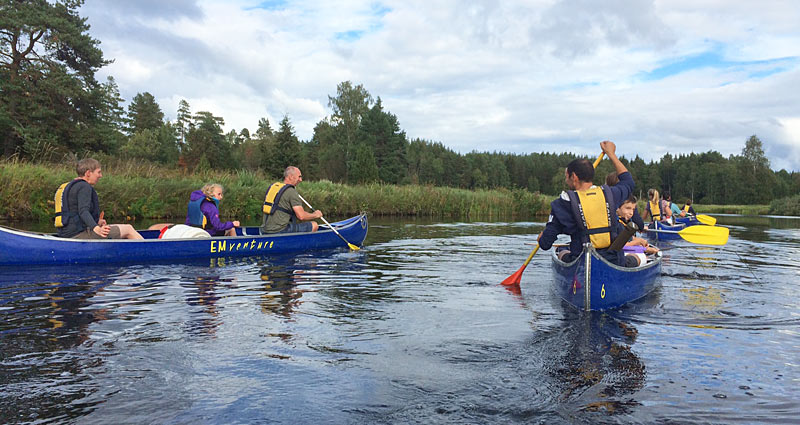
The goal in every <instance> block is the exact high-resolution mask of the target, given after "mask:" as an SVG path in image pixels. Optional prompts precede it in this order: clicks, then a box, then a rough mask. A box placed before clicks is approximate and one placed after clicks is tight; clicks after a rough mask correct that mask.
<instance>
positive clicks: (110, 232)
mask: <svg viewBox="0 0 800 425" xmlns="http://www.w3.org/2000/svg"><path fill="white" fill-rule="evenodd" d="M75 171H76V172H77V173H78V177H77V178H75V179H74V180H72V181H69V182H66V183H64V184H62V185H61V186H60V187H59V188H58V190H57V191H56V195H55V204H56V208H55V209H56V218H55V226H56V229H57V230H58V236H59V237H62V238H73V239H143V238H142V235H140V234H139V232H137V231H136V230H135V229H134V228H133V226H131V225H130V224H112V225H109V224H108V223H107V222H106V220H105V219H104V218H103V217H101V215H102V214H101V212H100V201H99V199H98V197H97V191H95V190H94V185H96V184H97V182H98V181H99V180H100V179H101V178H102V177H103V171H102V170H101V169H100V161H98V160H96V159H94V158H84V159H82V160H80V161H78V163H77V165H76V167H75Z"/></svg>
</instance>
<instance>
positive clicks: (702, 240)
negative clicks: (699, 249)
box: [678, 226, 730, 245]
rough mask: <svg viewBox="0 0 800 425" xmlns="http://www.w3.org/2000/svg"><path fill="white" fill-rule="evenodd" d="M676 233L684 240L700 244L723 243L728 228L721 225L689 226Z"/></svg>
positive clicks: (726, 238) (726, 237) (725, 241)
mask: <svg viewBox="0 0 800 425" xmlns="http://www.w3.org/2000/svg"><path fill="white" fill-rule="evenodd" d="M678 234H679V235H680V236H681V237H682V238H683V239H685V240H687V241H689V242H691V243H696V244H700V245H725V244H726V243H728V235H729V234H730V230H729V229H728V228H727V227H721V226H691V227H687V228H685V229H683V230H681V231H680V232H678Z"/></svg>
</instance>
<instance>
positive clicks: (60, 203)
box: [53, 179, 83, 228]
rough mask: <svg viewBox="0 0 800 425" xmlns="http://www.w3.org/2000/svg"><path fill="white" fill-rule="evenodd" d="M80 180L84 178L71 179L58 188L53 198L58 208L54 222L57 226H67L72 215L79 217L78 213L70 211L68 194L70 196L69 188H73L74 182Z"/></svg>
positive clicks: (56, 208)
mask: <svg viewBox="0 0 800 425" xmlns="http://www.w3.org/2000/svg"><path fill="white" fill-rule="evenodd" d="M79 181H83V180H80V179H75V180H70V181H68V182H66V183H64V184H62V185H61V186H59V187H58V190H56V196H55V198H54V199H53V200H54V201H55V210H56V218H55V223H54V224H55V226H56V228H61V227H64V226H66V225H67V223H68V222H69V219H70V218H71V217H77V214H76V213H74V212H71V211H69V207H68V205H69V204H68V203H67V196H69V190H70V189H72V184H73V183H76V182H79Z"/></svg>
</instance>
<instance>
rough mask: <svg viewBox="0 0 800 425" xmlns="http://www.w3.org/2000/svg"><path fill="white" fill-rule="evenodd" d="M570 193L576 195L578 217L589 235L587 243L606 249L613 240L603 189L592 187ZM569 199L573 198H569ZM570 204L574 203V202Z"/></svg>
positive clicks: (609, 211)
mask: <svg viewBox="0 0 800 425" xmlns="http://www.w3.org/2000/svg"><path fill="white" fill-rule="evenodd" d="M570 192H572V193H576V194H577V204H578V205H577V209H578V217H579V218H580V223H581V224H582V225H583V227H584V228H585V230H586V232H587V233H588V234H589V241H591V242H592V245H593V246H594V247H595V248H597V249H602V248H608V247H609V246H610V245H611V241H612V240H613V237H612V234H611V233H612V226H611V224H612V223H613V221H612V218H611V217H612V214H611V206H610V205H609V202H608V201H609V200H608V199H606V198H607V197H606V194H605V191H604V190H603V188H602V187H592V188H590V189H587V190H578V191H570ZM570 199H575V198H574V197H573V196H570ZM572 202H573V204H574V203H575V201H572ZM573 209H574V207H573ZM615 215H616V214H615Z"/></svg>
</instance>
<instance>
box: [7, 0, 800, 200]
mask: <svg viewBox="0 0 800 425" xmlns="http://www.w3.org/2000/svg"><path fill="white" fill-rule="evenodd" d="M81 4H82V1H80V0H69V1H56V2H48V1H45V0H39V1H23V2H19V1H12V0H0V43H2V45H1V46H0V93H2V96H0V137H2V156H3V157H6V158H8V157H12V156H18V157H21V158H26V159H32V160H52V159H59V158H63V156H64V155H76V156H82V155H85V154H87V153H91V152H105V153H109V154H116V155H120V156H124V157H130V158H135V159H141V160H147V161H153V162H159V163H163V164H169V165H174V166H175V167H182V168H185V169H186V170H187V171H194V170H203V169H250V170H256V169H260V170H264V171H265V172H267V173H268V174H270V175H272V176H275V177H276V178H277V177H278V176H280V174H281V173H282V170H283V168H284V167H285V166H286V165H287V164H297V165H298V166H300V167H301V168H302V169H303V171H304V174H305V175H306V176H309V177H312V176H313V178H315V179H327V180H330V181H333V182H341V183H350V184H357V183H367V182H383V183H387V184H406V183H412V184H423V185H428V184H429V185H439V186H450V187H456V188H466V189H476V188H489V189H491V188H524V189H527V190H529V191H539V192H541V193H545V194H550V195H556V194H558V193H559V192H560V191H561V190H562V189H563V188H564V183H563V180H564V177H563V170H564V167H565V166H566V164H567V163H568V162H569V161H571V160H572V159H574V158H576V156H575V155H574V154H571V153H531V154H527V155H520V154H509V153H502V152H491V153H489V152H476V151H473V152H470V153H467V154H460V153H457V152H454V151H453V150H451V149H449V148H447V147H445V146H444V145H443V144H442V143H440V142H434V141H429V140H423V139H413V140H409V138H408V137H407V136H406V134H405V132H404V131H403V130H402V129H401V128H400V124H399V121H398V119H397V117H396V116H395V115H394V114H392V113H391V112H389V111H387V110H385V109H384V107H383V103H382V101H381V98H380V97H377V98H374V99H373V97H372V95H371V94H370V93H369V92H368V91H367V90H366V89H365V88H364V87H363V86H362V85H360V84H357V85H354V84H353V83H351V82H350V81H345V82H342V83H340V84H339V85H338V86H337V88H336V95H335V96H329V97H328V106H329V107H330V109H331V111H332V113H331V115H330V116H328V117H325V118H324V119H323V120H321V121H320V122H318V123H317V124H316V126H315V128H314V133H313V136H312V137H311V140H308V141H301V140H299V139H298V138H297V136H296V134H295V131H294V128H293V126H292V123H291V120H290V118H289V117H288V116H284V117H283V118H282V120H281V121H280V122H279V123H278V126H277V128H273V127H272V124H271V123H270V122H269V120H268V119H267V118H262V119H260V120H259V122H258V123H257V127H256V129H255V131H254V132H252V133H251V132H250V130H248V129H247V128H243V129H241V130H240V131H236V130H231V131H229V132H227V133H225V132H224V131H223V129H222V127H223V126H224V119H223V118H222V117H218V116H215V115H213V114H212V113H211V112H209V111H198V112H192V111H191V106H190V105H189V103H188V102H187V101H186V100H181V101H180V103H179V106H178V110H177V111H176V119H175V120H174V121H167V120H165V115H164V112H163V111H162V110H161V107H160V106H159V105H158V103H157V101H156V99H155V97H154V96H153V95H152V94H150V93H147V92H144V93H138V94H137V95H136V96H134V97H133V99H132V100H131V102H130V103H129V104H128V106H127V110H126V108H124V107H123V106H122V105H123V104H124V102H125V101H124V100H123V99H122V97H121V96H120V93H119V89H118V87H117V84H116V82H115V81H114V79H113V78H112V77H109V78H108V79H107V80H106V81H105V82H102V83H101V82H98V81H97V80H96V79H95V73H96V72H97V71H98V70H99V69H100V68H101V67H102V66H105V65H106V64H108V63H109V61H108V60H106V59H104V58H103V53H102V51H101V50H100V48H99V41H97V40H95V39H93V38H92V37H91V36H89V34H88V29H89V27H88V25H87V24H86V19H85V18H81V17H80V16H78V13H77V9H78V8H79V6H80V5H81ZM620 150H621V152H620V153H622V154H624V153H625V152H624V146H621V149H620ZM622 159H623V162H625V163H626V164H627V165H628V168H629V169H630V170H631V172H632V174H633V176H634V179H635V181H636V185H637V188H638V190H637V192H640V193H646V191H647V189H648V188H658V189H660V190H661V191H662V192H671V194H672V196H673V200H674V201H675V202H678V203H682V202H683V201H684V200H685V199H687V198H692V199H694V201H695V202H698V203H715V204H763V203H768V202H770V201H771V200H773V199H776V198H781V197H786V196H790V195H795V194H798V193H800V173H797V172H794V171H792V172H788V171H786V170H780V171H778V172H774V171H773V170H772V169H771V168H770V164H769V161H768V160H767V158H766V157H765V155H764V150H763V143H762V142H761V140H759V138H758V137H756V136H755V135H753V136H751V137H750V138H749V139H747V140H746V141H745V146H744V148H743V149H742V151H741V154H740V155H731V156H729V157H727V158H726V157H724V156H723V155H721V154H720V153H719V152H716V151H708V152H705V153H699V154H696V153H692V154H689V155H678V156H673V155H670V154H666V155H664V156H663V157H662V158H661V159H660V160H658V161H649V162H646V161H644V160H643V159H641V158H640V157H639V156H635V157H634V158H633V159H627V158H625V157H624V156H623V158H622ZM609 171H611V166H610V164H609V163H608V161H605V162H604V163H602V164H601V166H600V167H599V169H598V178H597V179H596V180H597V182H601V181H602V178H603V177H604V176H605V174H606V173H608V172H609Z"/></svg>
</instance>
